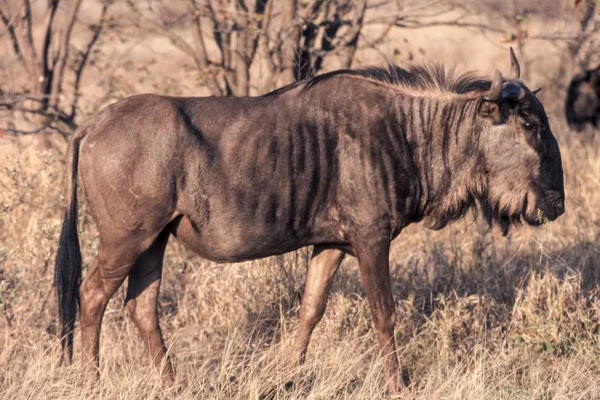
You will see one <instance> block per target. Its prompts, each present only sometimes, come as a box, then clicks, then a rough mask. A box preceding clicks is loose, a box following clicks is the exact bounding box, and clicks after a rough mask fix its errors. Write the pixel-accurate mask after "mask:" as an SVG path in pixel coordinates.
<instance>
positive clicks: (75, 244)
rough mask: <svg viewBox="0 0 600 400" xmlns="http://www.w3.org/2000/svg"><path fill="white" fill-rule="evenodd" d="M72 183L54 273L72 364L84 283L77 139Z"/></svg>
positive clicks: (65, 347)
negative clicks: (76, 322)
mask: <svg viewBox="0 0 600 400" xmlns="http://www.w3.org/2000/svg"><path fill="white" fill-rule="evenodd" d="M71 147H72V148H71V149H70V150H72V152H71V151H69V155H70V157H69V158H70V160H69V161H68V162H70V164H69V165H68V166H67V168H68V169H70V172H71V173H70V174H69V175H68V176H67V179H69V185H68V186H69V189H70V190H69V196H70V199H69V208H68V209H67V211H66V212H65V219H64V221H63V226H62V230H61V231H60V239H59V241H58V251H57V253H56V266H55V269H54V286H55V287H56V295H57V296H58V315H59V319H60V326H61V329H60V335H61V339H60V342H61V346H62V351H63V354H62V358H61V360H62V359H64V356H65V351H66V352H67V357H68V361H69V363H70V362H71V361H72V360H73V329H74V328H75V318H76V317H77V308H78V305H79V284H80V283H81V249H80V247H79V238H78V235H77V161H78V159H79V138H77V137H75V138H74V139H73V142H72V145H71Z"/></svg>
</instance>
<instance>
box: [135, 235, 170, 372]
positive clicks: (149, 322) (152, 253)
mask: <svg viewBox="0 0 600 400" xmlns="http://www.w3.org/2000/svg"><path fill="white" fill-rule="evenodd" d="M169 235H170V234H169V232H168V231H167V230H165V231H163V232H162V233H161V234H160V236H159V237H158V238H157V239H156V241H155V242H154V243H153V244H152V246H151V247H150V249H148V251H146V252H145V253H144V254H143V255H142V256H141V257H140V259H139V260H138V261H137V262H136V264H135V266H134V267H133V268H132V269H131V271H130V272H129V283H128V286H127V298H126V300H125V307H126V308H127V311H128V312H129V314H130V315H131V318H132V319H133V322H134V324H135V326H136V327H137V329H138V331H139V332H140V335H141V336H142V339H143V341H144V343H145V345H146V349H147V350H148V353H149V354H150V357H151V359H152V361H153V362H154V364H155V365H156V367H157V368H158V369H159V371H161V372H162V373H163V374H164V375H166V376H167V377H168V378H169V379H171V380H173V379H174V377H175V374H174V371H173V366H172V364H171V360H169V358H168V357H166V352H167V349H166V347H165V343H164V341H163V337H162V334H161V331H160V325H159V323H158V312H157V304H158V291H159V288H160V281H161V275H162V264H163V257H164V253H165V247H166V246H167V242H168V240H169ZM163 361H164V363H163Z"/></svg>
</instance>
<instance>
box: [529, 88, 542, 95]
mask: <svg viewBox="0 0 600 400" xmlns="http://www.w3.org/2000/svg"><path fill="white" fill-rule="evenodd" d="M541 90H542V88H541V87H539V88H537V89H535V90H532V91H531V93H533V94H538V93H539V92H541Z"/></svg>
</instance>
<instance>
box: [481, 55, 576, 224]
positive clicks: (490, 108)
mask: <svg viewBox="0 0 600 400" xmlns="http://www.w3.org/2000/svg"><path fill="white" fill-rule="evenodd" d="M510 52H511V71H510V75H509V78H508V79H507V80H505V79H504V78H503V77H502V74H501V73H500V72H499V71H498V70H496V71H495V72H494V76H493V79H492V82H491V87H490V90H489V92H488V93H487V94H486V95H485V96H484V97H483V98H482V99H481V102H480V104H479V108H478V111H477V113H478V116H479V118H482V119H484V120H486V121H487V123H484V126H485V128H484V129H483V131H482V134H481V148H482V150H483V153H482V160H480V161H481V165H480V168H481V169H482V172H483V174H482V175H483V177H484V178H483V183H482V186H483V188H482V190H481V197H480V203H481V206H482V209H483V211H484V214H485V215H486V217H487V219H488V221H489V222H492V221H495V222H498V223H499V224H500V225H501V228H502V230H503V232H504V234H506V233H508V229H509V227H510V224H511V223H518V222H520V221H521V219H523V220H525V222H527V223H528V224H530V225H539V224H542V223H544V222H545V221H547V220H550V221H553V220H555V219H556V218H558V217H559V216H560V215H561V214H563V213H564V187H563V170H562V164H561V158H560V151H559V149H558V144H557V142H556V139H555V137H554V135H553V134H552V131H551V130H550V126H549V125H548V118H547V116H546V112H545V111H544V107H543V106H542V103H541V102H540V101H539V100H538V98H537V97H536V92H537V91H531V90H529V88H527V86H525V84H524V83H523V82H522V81H521V80H520V79H519V77H520V67H519V62H518V61H517V58H516V56H515V54H514V52H513V51H512V49H511V51H510Z"/></svg>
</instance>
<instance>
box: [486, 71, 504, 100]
mask: <svg viewBox="0 0 600 400" xmlns="http://www.w3.org/2000/svg"><path fill="white" fill-rule="evenodd" d="M503 83H504V78H502V74H501V73H500V71H498V70H495V71H494V77H493V78H492V86H491V87H490V91H489V93H488V95H487V96H486V97H485V98H486V100H491V101H498V100H500V98H502V84H503Z"/></svg>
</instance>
